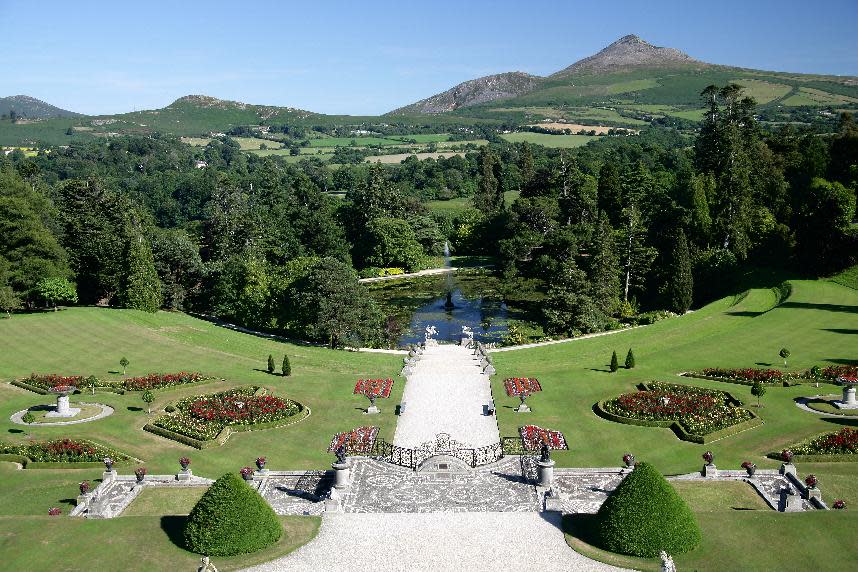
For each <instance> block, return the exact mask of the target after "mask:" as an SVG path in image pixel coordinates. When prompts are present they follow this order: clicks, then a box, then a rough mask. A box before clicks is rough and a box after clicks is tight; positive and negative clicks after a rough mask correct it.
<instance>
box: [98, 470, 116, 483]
mask: <svg viewBox="0 0 858 572" xmlns="http://www.w3.org/2000/svg"><path fill="white" fill-rule="evenodd" d="M116 476H117V473H116V469H111V470H109V471H104V472H103V473H101V482H102V483H109V482H111V481H114V480H116Z"/></svg>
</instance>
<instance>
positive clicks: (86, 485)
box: [78, 481, 89, 495]
mask: <svg viewBox="0 0 858 572" xmlns="http://www.w3.org/2000/svg"><path fill="white" fill-rule="evenodd" d="M78 488H79V489H80V494H82V495H85V494H86V493H88V492H89V481H81V483H80V484H79V485H78Z"/></svg>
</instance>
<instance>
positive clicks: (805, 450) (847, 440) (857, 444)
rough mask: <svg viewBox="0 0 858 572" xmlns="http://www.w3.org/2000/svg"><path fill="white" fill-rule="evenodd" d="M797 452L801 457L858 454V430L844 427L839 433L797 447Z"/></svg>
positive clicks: (820, 437) (829, 434) (827, 434)
mask: <svg viewBox="0 0 858 572" xmlns="http://www.w3.org/2000/svg"><path fill="white" fill-rule="evenodd" d="M795 451H796V453H798V454H800V455H837V454H847V455H850V454H851V455H854V454H858V429H852V428H851V427H844V428H843V429H840V430H839V431H835V432H833V433H826V434H824V435H820V436H819V437H816V438H815V439H813V440H811V441H809V442H808V443H806V444H804V445H799V446H797V447H795Z"/></svg>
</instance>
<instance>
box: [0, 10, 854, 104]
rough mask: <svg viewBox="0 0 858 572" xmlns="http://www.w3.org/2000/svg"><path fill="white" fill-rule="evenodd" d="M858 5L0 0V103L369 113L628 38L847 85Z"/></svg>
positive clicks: (538, 68)
mask: <svg viewBox="0 0 858 572" xmlns="http://www.w3.org/2000/svg"><path fill="white" fill-rule="evenodd" d="M856 30H858V0H840V1H827V0H817V1H814V2H812V3H808V2H806V1H800V0H780V1H776V2H775V1H768V0H762V1H753V2H751V1H748V0H743V1H736V0H721V1H719V2H714V3H713V2H696V1H674V2H667V1H658V0H648V1H627V2H612V1H583V0H579V1H576V0H567V1H562V0H527V1H519V2H514V1H511V0H496V1H483V0H456V1H448V0H431V1H429V2H426V1H423V2H416V1H410V0H398V1H395V2H392V1H386V0H385V1H374V0H354V1H345V0H343V1H339V0H327V1H326V0H315V1H311V2H307V1H306V0H302V1H300V2H299V1H291V0H283V1H280V2H268V1H260V0H254V1H252V2H235V1H234V0H233V1H231V2H224V1H220V0H208V1H196V0H173V1H172V2H164V1H161V0H146V1H145V2H121V1H120V2H117V1H106V0H105V1H102V2H96V1H87V0H78V1H76V2H68V1H63V2H58V1H54V0H39V1H37V2H33V1H32V0H24V1H20V0H0V53H2V54H3V57H2V62H3V65H2V68H0V96H6V95H18V94H25V95H30V96H33V97H37V98H39V99H43V100H45V101H47V102H49V103H52V104H54V105H57V106H59V107H62V108H64V109H69V110H71V111H77V112H80V113H86V114H92V115H95V114H109V113H123V112H127V111H133V110H140V109H157V108H160V107H164V106H166V105H168V104H169V103H171V102H172V101H174V100H175V99H177V98H179V97H181V96H183V95H188V94H205V95H211V96H214V97H219V98H222V99H232V100H237V101H243V102H246V103H256V104H266V105H279V106H288V107H297V108H300V109H307V110H310V111H315V112H320V113H332V114H352V115H364V114H367V115H374V114H380V113H384V112H387V111H390V110H392V109H394V108H396V107H400V106H403V105H407V104H409V103H412V102H414V101H417V100H419V99H423V98H425V97H428V96H430V95H433V94H435V93H438V92H441V91H444V90H446V89H449V88H450V87H452V86H454V85H456V84H458V83H461V82H463V81H466V80H469V79H474V78H476V77H480V76H483V75H488V74H493V73H501V72H505V71H516V70H518V71H524V72H528V73H532V74H536V75H547V74H551V73H553V72H555V71H558V70H560V69H562V68H564V67H566V66H568V65H570V64H572V63H573V62H575V61H577V60H579V59H581V58H583V57H586V56H589V55H591V54H593V53H595V52H597V51H599V50H600V49H602V48H604V47H605V46H607V45H608V44H610V43H611V42H613V41H615V40H617V39H618V38H620V37H622V36H624V35H626V34H637V35H638V36H640V37H642V38H643V39H644V40H646V41H648V42H650V43H652V44H655V45H657V46H668V47H673V48H677V49H680V50H682V51H684V52H686V53H688V54H689V55H691V56H692V57H695V58H697V59H700V60H704V61H707V62H711V63H719V64H727V65H735V66H741V67H748V68H756V69H765V70H775V71H790V72H803V73H820V74H835V75H852V76H858V33H856Z"/></svg>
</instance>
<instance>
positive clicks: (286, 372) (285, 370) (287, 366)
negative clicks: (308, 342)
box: [282, 354, 292, 377]
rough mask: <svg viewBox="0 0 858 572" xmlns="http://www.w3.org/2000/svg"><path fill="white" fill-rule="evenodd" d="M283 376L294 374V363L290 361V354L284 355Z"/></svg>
mask: <svg viewBox="0 0 858 572" xmlns="http://www.w3.org/2000/svg"><path fill="white" fill-rule="evenodd" d="M282 371H283V377H288V376H290V375H292V364H291V363H289V356H287V355H285V354H284V355H283V369H282Z"/></svg>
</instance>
